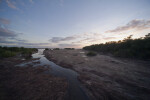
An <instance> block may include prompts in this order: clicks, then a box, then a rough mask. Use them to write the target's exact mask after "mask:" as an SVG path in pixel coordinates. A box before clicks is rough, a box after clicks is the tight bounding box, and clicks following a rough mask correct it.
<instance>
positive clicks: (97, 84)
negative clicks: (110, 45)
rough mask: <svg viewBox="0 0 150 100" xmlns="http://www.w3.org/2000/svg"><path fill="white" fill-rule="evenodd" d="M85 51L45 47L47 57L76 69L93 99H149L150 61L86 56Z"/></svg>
mask: <svg viewBox="0 0 150 100" xmlns="http://www.w3.org/2000/svg"><path fill="white" fill-rule="evenodd" d="M86 53H87V51H84V50H45V51H44V54H45V56H46V58H47V59H49V60H51V61H53V62H55V63H57V64H58V65H61V66H63V67H66V68H70V69H72V70H75V71H77V72H78V73H79V74H80V75H79V77H78V79H79V80H80V81H81V82H82V84H84V86H85V87H86V88H87V90H88V94H89V95H90V96H91V97H92V98H93V100H94V99H95V100H150V95H149V94H150V61H142V60H131V59H119V58H114V57H111V56H107V55H100V54H98V55H97V56H94V57H87V56H86Z"/></svg>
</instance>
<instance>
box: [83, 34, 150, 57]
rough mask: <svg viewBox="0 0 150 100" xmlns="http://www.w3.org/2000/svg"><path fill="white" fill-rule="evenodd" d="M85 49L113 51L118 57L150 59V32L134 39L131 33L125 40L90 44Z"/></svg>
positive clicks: (104, 51)
mask: <svg viewBox="0 0 150 100" xmlns="http://www.w3.org/2000/svg"><path fill="white" fill-rule="evenodd" d="M83 49H85V50H90V51H96V52H103V53H111V54H113V55H114V56H118V57H126V58H140V59H150V33H149V34H148V35H145V37H142V38H138V39H132V36H131V35H130V36H129V37H127V38H125V39H124V40H120V41H117V42H116V41H111V42H106V43H105V44H103V43H101V44H95V45H90V46H86V47H83Z"/></svg>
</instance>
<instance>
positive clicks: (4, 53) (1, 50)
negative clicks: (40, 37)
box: [0, 47, 38, 58]
mask: <svg viewBox="0 0 150 100" xmlns="http://www.w3.org/2000/svg"><path fill="white" fill-rule="evenodd" d="M37 51H38V49H36V48H24V47H20V48H19V47H0V57H1V58H6V57H12V56H15V55H16V54H19V53H21V54H22V55H23V56H24V57H25V58H28V57H31V55H32V53H33V52H37Z"/></svg>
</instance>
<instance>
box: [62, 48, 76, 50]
mask: <svg viewBox="0 0 150 100" xmlns="http://www.w3.org/2000/svg"><path fill="white" fill-rule="evenodd" d="M64 49H66V50H74V48H64Z"/></svg>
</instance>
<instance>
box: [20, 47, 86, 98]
mask: <svg viewBox="0 0 150 100" xmlns="http://www.w3.org/2000/svg"><path fill="white" fill-rule="evenodd" d="M44 50H45V49H38V52H37V53H34V54H32V57H33V58H39V59H38V60H35V61H34V62H40V63H37V64H35V63H34V67H36V66H39V65H42V66H50V70H49V71H48V72H47V73H50V74H52V75H54V76H58V77H63V78H66V79H67V81H68V84H69V86H68V92H67V95H66V96H65V100H89V97H88V95H87V94H86V92H85V88H84V86H83V85H82V84H81V83H80V82H79V81H78V79H77V76H78V73H77V72H75V71H73V70H71V69H67V68H63V67H61V66H59V65H56V64H55V63H54V62H52V61H49V60H48V59H47V58H46V57H45V56H44V55H43V51H44ZM27 64H32V62H27V63H23V64H20V65H19V66H25V65H27Z"/></svg>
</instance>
